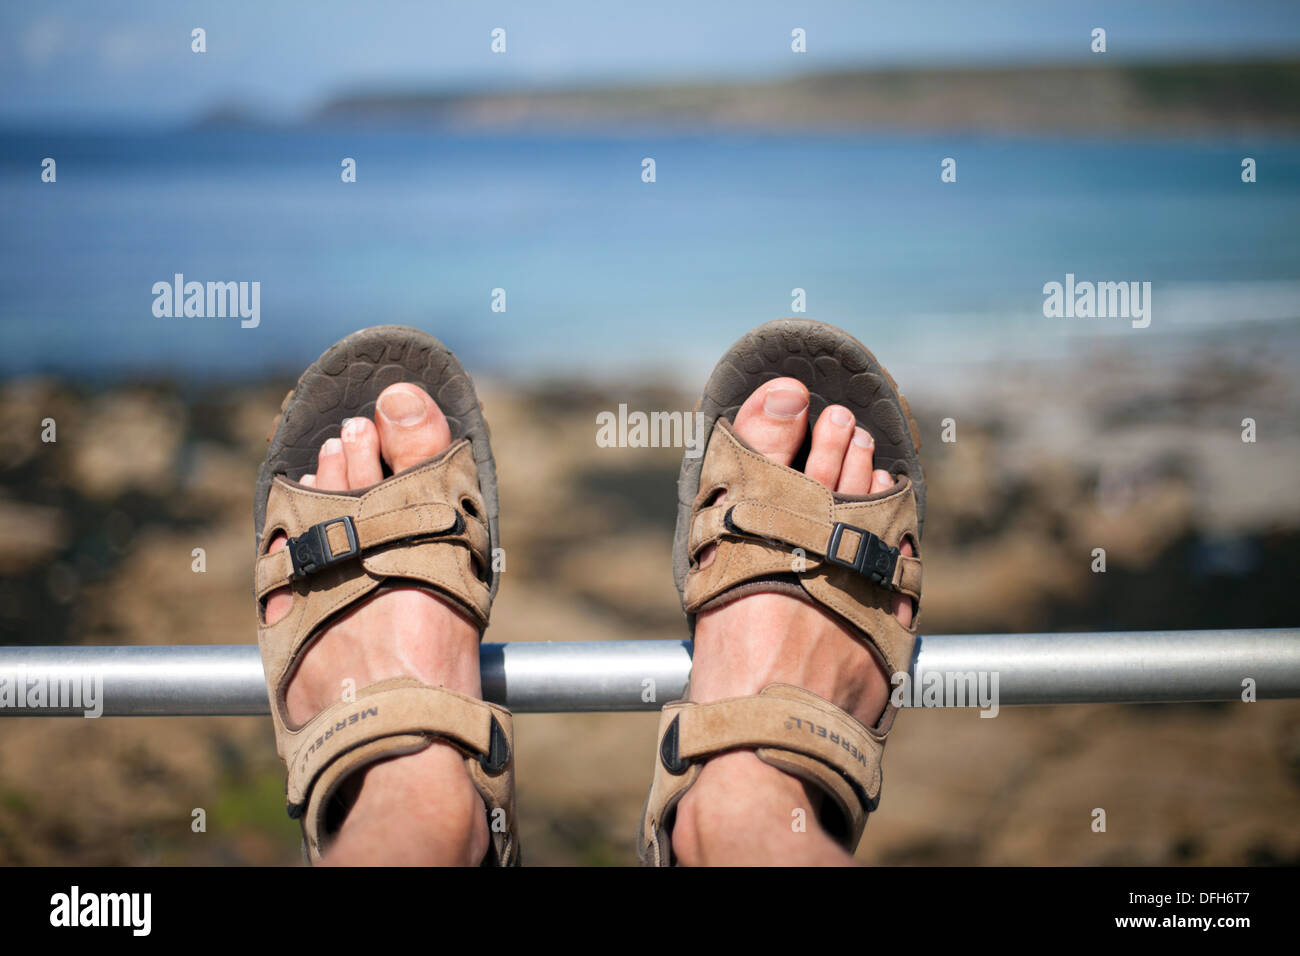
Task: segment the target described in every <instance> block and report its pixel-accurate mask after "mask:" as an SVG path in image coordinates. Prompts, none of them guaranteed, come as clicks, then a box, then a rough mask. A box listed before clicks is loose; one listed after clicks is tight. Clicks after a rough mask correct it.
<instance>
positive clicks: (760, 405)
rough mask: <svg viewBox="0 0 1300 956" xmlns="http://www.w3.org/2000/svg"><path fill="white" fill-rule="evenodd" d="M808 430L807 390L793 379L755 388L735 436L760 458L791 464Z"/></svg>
mask: <svg viewBox="0 0 1300 956" xmlns="http://www.w3.org/2000/svg"><path fill="white" fill-rule="evenodd" d="M807 427H808V389H807V388H805V387H804V385H803V383H802V382H800V381H798V380H796V379H793V378H778V379H773V380H772V381H770V382H768V383H767V384H765V385H763V386H761V387H760V388H758V389H755V391H754V393H753V394H752V395H750V396H749V398H747V399H746V400H745V404H744V405H742V406H741V407H740V411H739V412H737V413H736V421H735V429H736V435H737V436H739V438H740V439H741V440H742V441H744V442H745V444H747V445H749V447H750V448H753V449H754V450H755V451H756V452H758V453H759V454H761V455H766V456H767V457H768V458H770V459H772V461H775V462H777V463H778V464H781V465H789V464H790V463H791V462H792V461H794V456H795V455H796V454H797V453H798V451H799V446H800V445H801V444H802V443H803V436H804V433H805V431H806V429H807Z"/></svg>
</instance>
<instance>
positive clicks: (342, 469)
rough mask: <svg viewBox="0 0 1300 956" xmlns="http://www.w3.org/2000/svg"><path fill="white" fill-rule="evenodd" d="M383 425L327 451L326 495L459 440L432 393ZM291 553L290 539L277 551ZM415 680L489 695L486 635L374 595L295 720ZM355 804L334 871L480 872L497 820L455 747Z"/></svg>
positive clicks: (320, 665)
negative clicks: (347, 691) (377, 687)
mask: <svg viewBox="0 0 1300 956" xmlns="http://www.w3.org/2000/svg"><path fill="white" fill-rule="evenodd" d="M375 419H376V420H375V421H373V422H372V421H370V420H369V419H366V418H354V419H351V420H350V421H349V422H347V423H346V424H345V425H344V428H343V434H342V437H341V438H333V439H330V440H329V441H327V442H325V444H324V445H323V446H321V450H320V455H319V459H318V463H317V470H316V473H315V475H309V476H306V477H305V478H304V479H303V483H304V484H308V485H313V484H314V485H315V487H318V488H320V489H322V490H328V491H342V490H346V489H349V488H362V487H366V486H368V485H372V484H374V483H376V482H378V481H380V480H381V479H382V478H383V470H382V465H381V462H380V459H381V457H382V459H383V461H386V462H387V463H388V464H389V467H390V468H392V469H393V470H394V471H400V470H402V469H404V468H409V467H411V466H412V465H416V464H419V463H420V462H423V461H425V460H427V459H429V458H431V457H432V456H434V455H436V454H438V453H439V452H440V451H442V450H443V449H444V448H446V447H448V445H449V444H450V443H451V433H450V431H449V430H448V427H447V421H446V419H445V418H444V417H443V414H442V412H441V411H440V410H439V409H438V407H437V405H436V404H435V403H434V401H433V399H431V398H430V397H429V396H428V394H427V393H425V392H424V391H423V390H422V389H420V388H418V387H416V386H414V385H408V384H399V385H393V386H390V387H389V388H387V389H385V391H384V392H383V393H382V394H381V395H380V397H379V401H378V404H377V406H376V413H375ZM282 547H284V540H283V537H281V539H280V541H279V542H277V543H274V544H273V545H272V550H275V549H277V548H282ZM291 604H292V598H291V596H290V595H289V594H288V593H287V591H284V592H275V593H273V594H271V595H270V596H269V598H268V599H267V605H266V617H267V621H268V622H270V623H273V622H275V621H276V620H278V619H279V618H281V617H283V616H284V615H285V614H286V613H288V611H289V607H290V605H291ZM402 676H411V677H416V678H419V679H420V680H421V681H423V682H424V683H427V684H431V685H438V686H442V687H446V688H448V689H450V690H454V691H457V692H459V693H461V694H465V695H468V696H472V697H481V696H482V688H481V684H480V679H479V669H478V632H477V629H476V628H475V627H474V625H473V624H471V623H470V622H469V621H468V620H467V619H466V618H465V617H463V616H462V615H461V614H460V613H459V612H458V611H457V610H455V609H454V608H453V606H452V605H451V604H449V603H446V602H444V601H442V600H441V599H439V598H437V597H434V596H433V595H431V594H429V593H428V592H426V591H421V590H418V589H416V588H401V589H394V590H391V591H386V592H383V593H381V594H378V595H376V596H374V597H372V598H371V599H370V600H368V601H366V602H365V603H364V604H362V605H360V606H358V607H357V608H355V609H354V610H352V611H351V612H349V613H348V614H346V615H344V616H343V617H342V618H340V619H339V620H338V621H337V622H335V623H334V624H333V625H331V626H330V627H329V628H327V629H326V630H325V631H323V632H322V633H321V635H320V636H319V637H318V638H317V640H316V641H315V643H314V644H312V646H311V647H310V648H309V649H308V650H307V652H306V654H305V655H304V656H303V660H302V662H301V665H300V666H299V668H298V671H297V673H296V674H295V675H294V678H293V681H292V682H291V683H290V685H289V689H288V693H287V695H286V703H287V706H288V711H289V716H290V717H291V718H292V719H293V720H294V721H295V722H298V723H302V722H305V721H307V720H309V719H310V718H311V717H313V716H314V715H315V714H317V713H319V712H320V711H321V710H323V709H324V708H325V707H326V706H328V705H329V704H331V703H333V702H335V701H337V700H338V699H339V697H340V695H341V694H342V693H343V690H344V686H345V684H344V682H345V681H347V680H350V681H351V682H352V683H351V686H352V687H353V688H359V687H364V686H366V685H367V684H370V683H373V682H375V681H379V680H383V679H385V678H390V677H402ZM346 787H347V788H348V790H349V791H350V792H349V797H350V799H351V806H350V808H349V811H348V813H347V816H346V817H345V818H344V820H343V824H342V827H341V829H340V830H339V832H338V833H337V834H336V836H335V839H334V842H333V844H332V845H331V847H330V848H329V850H328V851H327V853H326V855H325V859H324V862H325V863H326V864H332V865H344V866H349V865H352V866H355V865H371V864H384V865H422V866H435V865H476V864H477V863H478V862H479V861H480V860H482V859H483V857H484V855H485V854H486V853H487V848H488V830H487V820H486V811H485V808H484V805H483V800H482V798H481V797H480V796H479V795H478V792H477V790H475V788H474V785H473V784H472V783H471V781H470V779H469V776H468V774H467V773H466V771H465V766H464V761H463V758H462V756H461V754H460V753H459V752H458V751H457V750H455V749H454V748H452V747H451V746H450V745H448V744H442V743H435V744H433V745H432V746H430V747H429V748H428V749H426V750H423V751H421V752H419V753H416V754H411V755H408V756H404V757H397V758H392V759H389V760H384V761H381V762H378V763H375V764H372V765H371V766H369V767H368V768H366V769H364V770H362V771H360V772H358V773H356V774H355V775H354V776H353V777H352V778H350V779H349V780H348V781H347V784H346Z"/></svg>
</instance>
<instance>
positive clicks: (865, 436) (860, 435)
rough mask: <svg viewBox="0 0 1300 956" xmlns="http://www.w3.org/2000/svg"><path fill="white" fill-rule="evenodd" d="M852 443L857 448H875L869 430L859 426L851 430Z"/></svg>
mask: <svg viewBox="0 0 1300 956" xmlns="http://www.w3.org/2000/svg"><path fill="white" fill-rule="evenodd" d="M853 444H855V445H857V446H858V447H859V448H875V447H876V443H875V442H874V441H872V439H871V432H869V431H867V430H866V429H865V428H859V429H857V430H856V431H854V432H853Z"/></svg>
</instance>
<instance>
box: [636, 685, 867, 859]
mask: <svg viewBox="0 0 1300 956" xmlns="http://www.w3.org/2000/svg"><path fill="white" fill-rule="evenodd" d="M891 718H892V714H887V716H886V718H885V719H884V720H883V721H882V724H881V727H879V728H877V729H875V730H872V729H868V728H867V727H865V726H863V725H862V724H861V723H860V722H859V721H857V720H855V719H854V718H853V717H851V716H850V715H849V714H847V713H845V712H844V711H843V710H841V709H840V708H838V707H836V706H835V705H833V704H831V703H830V702H829V701H826V700H824V699H823V698H821V697H818V696H817V695H816V694H814V693H812V692H811V691H807V690H804V689H803V688H800V687H794V686H792V685H789V684H769V685H768V686H767V687H765V688H763V690H762V691H760V692H759V693H758V694H757V695H755V696H752V697H734V698H729V699H726V700H719V701H714V702H712V703H707V704H697V703H692V702H690V701H675V702H673V703H670V704H667V705H665V706H664V709H663V712H662V714H661V716H660V721H659V748H658V752H657V759H656V762H655V776H654V782H653V784H652V785H651V788H650V795H649V798H648V799H647V801H646V812H645V817H644V822H643V828H642V833H641V847H640V849H641V858H642V862H644V863H648V864H651V865H663V866H667V865H671V863H672V861H673V855H672V845H671V831H672V824H673V819H674V816H675V811H676V807H677V804H678V803H679V802H680V800H681V798H682V797H683V796H685V794H686V792H687V791H688V790H690V788H691V787H692V786H693V785H694V784H695V781H696V780H697V779H698V777H699V774H700V770H701V768H702V766H703V764H704V763H706V762H708V760H709V759H710V758H712V757H714V756H716V755H718V754H719V753H724V752H726V751H730V750H737V749H748V750H753V751H754V752H755V754H756V755H757V756H758V758H759V759H760V760H762V761H763V762H764V763H767V764H770V765H772V766H774V767H776V768H777V769H779V770H783V771H785V772H786V773H789V774H792V775H794V776H796V777H799V778H800V779H802V780H805V781H807V782H808V783H811V784H813V785H815V786H817V787H818V788H820V789H821V790H822V791H823V792H824V793H825V794H826V796H827V798H828V799H827V800H825V801H824V802H823V805H822V812H821V818H822V822H823V825H825V826H826V829H827V832H828V833H830V834H831V835H832V836H833V837H835V838H836V839H837V840H838V841H839V842H840V843H841V844H842V845H843V846H845V847H846V848H847V849H848V850H849V852H852V851H853V850H854V849H855V848H856V847H857V845H858V841H859V840H860V839H861V838H862V831H863V829H864V828H865V826H866V820H867V814H868V813H870V812H871V811H873V810H874V809H875V808H876V805H877V804H878V803H879V800H880V784H881V756H882V754H883V753H884V748H885V739H886V737H887V736H888V732H889V726H890V725H891V724H892V719H891Z"/></svg>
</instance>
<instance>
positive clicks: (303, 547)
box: [289, 515, 361, 580]
mask: <svg viewBox="0 0 1300 956" xmlns="http://www.w3.org/2000/svg"><path fill="white" fill-rule="evenodd" d="M336 524H341V525H342V526H343V531H344V533H345V534H346V535H347V537H348V547H347V550H346V551H340V552H338V553H337V554H336V553H335V552H334V550H333V548H331V547H330V540H329V534H328V530H329V527H330V526H331V525H336ZM360 553H361V544H360V542H359V541H358V540H357V526H356V523H355V522H354V521H353V520H352V518H351V516H349V515H344V516H343V517H342V518H331V519H330V520H329V521H322V522H321V523H320V524H314V525H312V526H311V527H310V528H308V529H307V530H306V531H304V532H303V533H302V534H300V535H298V537H296V538H290V539H289V557H290V558H292V559H293V577H294V579H295V580H297V579H299V578H305V577H306V576H307V575H309V574H315V573H316V572H317V571H319V570H320V569H321V568H325V567H329V566H330V565H331V564H338V563H339V562H340V561H346V560H347V559H348V558H355V557H356V556H357V555H359V554H360Z"/></svg>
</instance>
